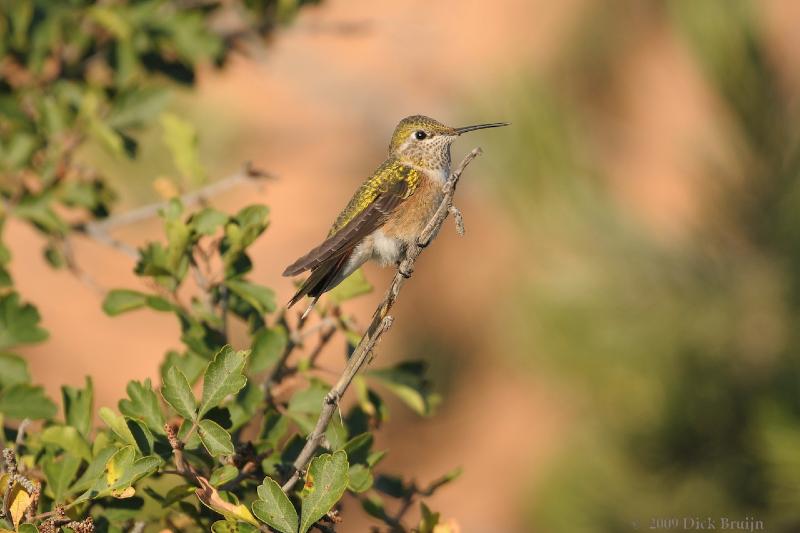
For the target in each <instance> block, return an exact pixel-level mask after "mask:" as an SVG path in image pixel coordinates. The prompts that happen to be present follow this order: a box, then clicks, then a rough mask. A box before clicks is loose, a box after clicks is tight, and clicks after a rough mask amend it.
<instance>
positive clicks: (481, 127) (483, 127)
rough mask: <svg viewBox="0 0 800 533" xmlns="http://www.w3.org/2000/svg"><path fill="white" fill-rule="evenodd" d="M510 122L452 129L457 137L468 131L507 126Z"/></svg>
mask: <svg viewBox="0 0 800 533" xmlns="http://www.w3.org/2000/svg"><path fill="white" fill-rule="evenodd" d="M509 124H510V122H493V123H491V124H476V125H475V126H464V127H463V128H453V130H454V131H455V132H456V134H457V135H461V134H462V133H467V132H468V131H475V130H482V129H485V128H499V127H501V126H508V125H509Z"/></svg>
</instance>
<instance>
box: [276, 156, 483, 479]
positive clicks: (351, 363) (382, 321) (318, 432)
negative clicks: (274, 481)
mask: <svg viewBox="0 0 800 533" xmlns="http://www.w3.org/2000/svg"><path fill="white" fill-rule="evenodd" d="M480 153H481V150H480V148H475V149H473V150H472V151H471V152H470V153H468V154H467V155H466V156H465V157H464V159H463V160H462V161H461V164H460V165H459V166H458V167H457V168H456V169H455V170H454V171H453V172H452V173H451V174H450V177H449V178H448V180H447V181H446V182H445V184H444V187H443V192H444V197H443V198H442V201H441V202H440V203H439V207H438V208H437V209H436V212H435V213H434V214H433V216H432V217H431V219H430V220H429V221H428V224H427V225H426V226H425V228H424V229H423V230H422V232H421V233H420V234H419V236H418V237H417V240H416V242H415V243H413V244H411V245H410V246H409V247H408V249H407V250H406V255H405V259H403V261H402V262H401V263H400V266H399V267H398V269H397V273H396V274H395V275H394V279H392V283H391V285H389V289H388V290H387V291H386V295H385V296H384V298H383V301H382V302H381V303H380V305H379V306H378V308H377V309H376V311H375V314H374V315H373V317H372V322H371V323H370V325H369V328H367V332H366V333H365V334H364V336H363V337H361V341H359V343H358V346H356V349H355V351H354V352H353V355H352V356H351V357H350V359H349V360H348V361H347V365H346V366H345V368H344V371H343V372H342V375H341V377H340V378H339V381H338V382H337V383H336V385H334V386H333V388H332V389H331V390H330V392H328V394H327V395H325V399H324V401H323V403H322V412H320V415H319V418H318V419H317V423H316V425H315V426H314V430H313V431H312V432H311V434H309V436H308V439H307V440H306V443H305V446H303V449H302V450H301V451H300V454H299V455H298V456H297V459H296V460H295V462H294V464H293V468H294V472H293V473H292V476H291V477H290V478H289V479H288V481H286V483H284V484H283V487H282V488H283V491H284V492H289V491H290V490H292V488H293V487H294V486H295V484H296V483H297V481H298V480H299V479H300V475H301V473H302V472H303V470H304V469H305V468H306V466H307V465H308V463H309V462H310V461H311V458H312V457H313V456H314V452H316V450H317V448H318V447H319V445H320V444H321V443H322V441H323V439H324V437H325V429H326V428H327V427H328V423H329V422H330V421H331V418H332V417H333V414H334V412H335V411H336V408H337V407H338V405H339V400H340V399H341V398H342V396H343V395H344V393H345V391H346V390H347V388H348V387H349V386H350V382H351V381H352V380H353V378H354V377H355V375H356V374H357V373H358V371H359V370H360V369H361V367H362V366H363V365H364V363H365V362H366V361H367V359H368V358H369V355H370V354H371V353H372V350H373V349H374V348H375V345H376V344H377V343H378V341H379V340H380V338H381V336H382V335H383V334H384V333H385V332H386V330H388V329H389V327H391V325H392V321H393V319H392V317H391V316H389V311H390V310H391V308H392V306H394V303H395V301H396V300H397V295H398V294H399V293H400V289H401V288H402V286H403V284H404V283H405V281H406V279H408V277H410V275H411V272H413V270H414V262H415V261H416V260H417V257H419V255H420V254H421V253H422V250H423V249H424V248H425V247H426V246H428V244H430V243H431V241H432V240H433V239H434V238H435V237H436V235H437V234H438V233H439V230H440V229H441V227H442V225H443V224H444V222H445V220H446V219H447V216H448V215H449V214H450V213H451V212H453V213H455V212H458V211H457V210H455V211H454V210H453V196H454V195H455V191H456V185H457V184H458V180H459V179H460V178H461V174H462V173H463V172H464V170H465V169H466V168H467V165H469V164H470V163H471V162H472V160H473V159H475V158H476V157H477V156H478V154H480ZM457 226H458V224H457ZM462 226H463V221H462Z"/></svg>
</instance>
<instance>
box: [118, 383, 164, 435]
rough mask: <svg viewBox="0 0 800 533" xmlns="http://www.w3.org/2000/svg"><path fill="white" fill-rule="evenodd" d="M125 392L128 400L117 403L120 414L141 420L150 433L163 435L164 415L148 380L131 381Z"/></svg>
mask: <svg viewBox="0 0 800 533" xmlns="http://www.w3.org/2000/svg"><path fill="white" fill-rule="evenodd" d="M126 390H127V391H128V398H130V399H122V400H120V401H119V410H120V412H121V413H122V414H124V415H125V416H127V417H129V418H133V419H135V420H141V421H142V422H144V424H145V425H146V426H147V427H148V428H149V429H150V430H151V431H153V432H155V433H158V434H160V435H163V434H164V414H163V413H162V412H161V404H160V403H159V401H158V396H157V395H156V393H155V392H154V391H153V386H152V385H151V383H150V379H149V378H148V379H146V380H144V383H140V382H138V381H131V382H129V383H128V387H127V389H126Z"/></svg>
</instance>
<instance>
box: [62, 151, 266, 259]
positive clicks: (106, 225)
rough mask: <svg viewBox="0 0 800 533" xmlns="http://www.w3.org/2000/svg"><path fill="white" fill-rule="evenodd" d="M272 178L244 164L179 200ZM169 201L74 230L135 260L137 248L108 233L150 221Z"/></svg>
mask: <svg viewBox="0 0 800 533" xmlns="http://www.w3.org/2000/svg"><path fill="white" fill-rule="evenodd" d="M271 178H272V176H271V175H270V174H268V173H266V172H263V171H261V170H258V169H255V168H253V166H252V165H251V164H250V162H247V163H245V164H244V166H243V168H242V170H241V171H239V172H237V173H236V174H233V175H231V176H228V177H227V178H223V179H221V180H219V181H215V182H214V183H211V184H209V185H207V186H205V187H202V188H200V189H198V190H196V191H191V192H188V193H186V194H183V195H181V196H179V197H178V199H179V200H180V201H181V203H182V204H183V205H184V206H190V205H194V204H202V203H207V202H208V201H209V199H210V198H212V197H214V196H215V195H218V194H220V193H223V192H225V191H228V190H230V189H233V188H234V187H236V186H238V185H239V184H241V183H252V182H255V181H259V180H263V179H271ZM169 202H170V200H166V201H163V202H156V203H152V204H147V205H143V206H141V207H138V208H136V209H132V210H130V211H126V212H124V213H120V214H118V215H112V216H110V217H108V218H106V219H104V220H101V221H96V222H87V223H85V224H80V225H78V226H76V227H75V228H74V229H75V230H76V231H78V232H81V233H83V234H85V235H86V236H87V237H90V238H92V239H94V240H96V241H97V242H99V243H101V244H104V245H106V246H108V247H109V248H113V249H115V250H117V251H119V252H121V253H123V254H125V255H128V256H130V257H132V258H134V259H137V258H138V257H139V253H138V251H137V250H136V248H135V247H133V246H131V245H130V244H127V243H125V242H123V241H121V240H119V239H116V238H114V237H112V236H111V235H110V231H111V230H113V229H116V228H118V227H121V226H128V225H130V224H134V223H136V222H141V221H142V220H147V219H149V218H153V217H154V216H156V215H157V214H158V213H159V211H161V210H163V209H164V208H166V207H167V206H168V205H169Z"/></svg>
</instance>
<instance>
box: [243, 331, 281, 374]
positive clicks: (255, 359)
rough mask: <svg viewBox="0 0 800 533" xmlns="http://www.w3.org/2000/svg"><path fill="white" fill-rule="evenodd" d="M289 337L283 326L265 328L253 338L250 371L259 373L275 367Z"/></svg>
mask: <svg viewBox="0 0 800 533" xmlns="http://www.w3.org/2000/svg"><path fill="white" fill-rule="evenodd" d="M288 340H289V338H288V336H287V335H286V329H285V328H284V327H282V326H275V327H273V328H269V329H267V328H264V329H262V330H260V331H259V332H258V333H257V334H256V335H255V337H254V338H253V348H252V350H251V352H250V359H249V367H248V371H249V372H250V373H251V374H257V373H259V372H263V371H264V370H266V369H268V368H271V367H273V366H274V365H275V364H276V363H277V362H278V360H279V359H280V357H281V354H283V351H284V350H285V349H286V343H287V342H288Z"/></svg>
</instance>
